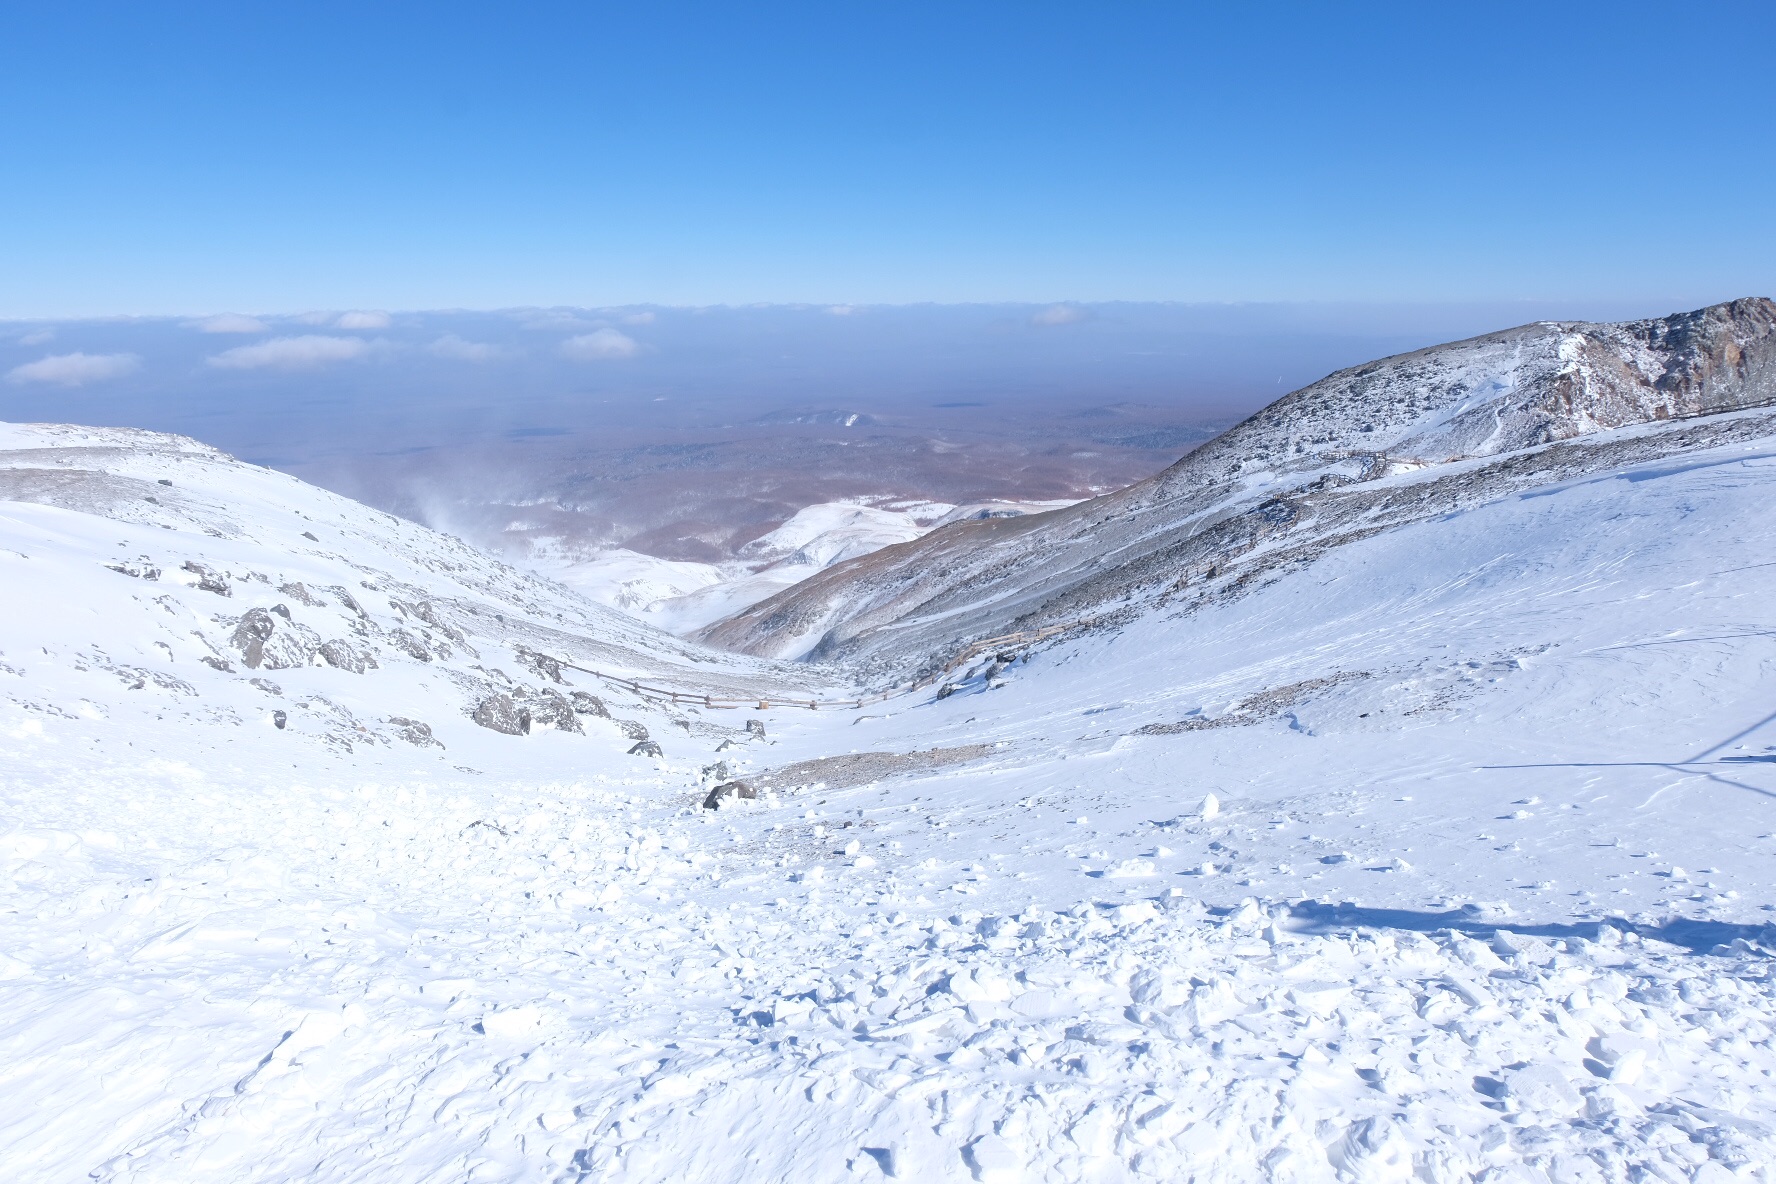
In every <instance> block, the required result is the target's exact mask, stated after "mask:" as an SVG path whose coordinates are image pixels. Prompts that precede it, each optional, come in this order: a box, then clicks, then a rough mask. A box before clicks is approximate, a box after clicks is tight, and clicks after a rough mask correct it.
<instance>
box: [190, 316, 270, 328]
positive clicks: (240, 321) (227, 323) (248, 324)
mask: <svg viewBox="0 0 1776 1184" xmlns="http://www.w3.org/2000/svg"><path fill="white" fill-rule="evenodd" d="M192 327H193V328H195V329H198V330H200V331H202V332H204V333H264V332H265V331H266V330H268V329H269V328H270V327H271V326H269V325H267V324H266V323H265V322H264V321H262V320H260V319H259V318H258V317H246V316H242V315H241V314H240V313H238V312H225V313H220V314H218V315H216V316H213V317H206V318H205V319H203V320H201V321H198V322H196V323H195V324H194V325H193V326H192Z"/></svg>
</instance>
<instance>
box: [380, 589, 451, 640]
mask: <svg viewBox="0 0 1776 1184" xmlns="http://www.w3.org/2000/svg"><path fill="white" fill-rule="evenodd" d="M389 604H390V605H392V606H393V607H394V609H395V611H396V612H399V613H402V614H404V615H406V616H410V617H413V618H415V619H417V620H420V621H423V622H425V623H426V624H427V625H430V626H431V627H432V628H434V629H436V630H437V631H438V632H440V633H442V634H443V635H444V636H445V637H448V638H449V639H450V640H451V641H454V642H457V643H459V644H460V643H461V642H462V641H464V640H465V639H466V637H467V635H466V634H465V633H463V631H462V630H461V629H458V628H457V627H456V626H455V625H452V624H451V623H450V622H449V621H447V620H445V619H444V617H443V615H442V614H441V613H439V612H438V606H437V605H435V604H433V603H432V602H431V601H429V600H415V601H406V600H395V599H394V598H392V597H391V598H390V599H389Z"/></svg>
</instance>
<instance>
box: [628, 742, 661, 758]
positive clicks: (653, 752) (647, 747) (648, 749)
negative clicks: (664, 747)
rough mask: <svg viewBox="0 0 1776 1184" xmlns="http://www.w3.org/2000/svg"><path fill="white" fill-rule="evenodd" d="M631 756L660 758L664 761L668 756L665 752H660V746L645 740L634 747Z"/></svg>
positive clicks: (630, 751) (630, 752)
mask: <svg viewBox="0 0 1776 1184" xmlns="http://www.w3.org/2000/svg"><path fill="white" fill-rule="evenodd" d="M629 755H630V756H652V757H660V758H662V759H664V758H665V756H666V754H665V753H664V752H662V751H660V746H659V745H658V744H655V743H654V742H653V741H652V740H643V741H642V742H641V743H639V744H637V745H636V746H635V747H633V748H631V749H630V750H629Z"/></svg>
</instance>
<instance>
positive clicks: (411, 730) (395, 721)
mask: <svg viewBox="0 0 1776 1184" xmlns="http://www.w3.org/2000/svg"><path fill="white" fill-rule="evenodd" d="M387 722H388V724H389V726H391V727H393V728H394V729H395V735H397V736H399V737H400V738H401V739H403V740H405V741H407V743H409V744H411V745H413V746H414V747H416V748H443V747H444V745H443V743H442V742H441V741H439V740H438V738H437V737H435V736H433V735H432V728H431V725H430V724H422V723H420V722H419V721H418V720H416V719H408V718H407V717H406V716H402V715H391V716H389V717H388V721H387Z"/></svg>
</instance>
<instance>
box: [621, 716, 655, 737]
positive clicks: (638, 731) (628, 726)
mask: <svg viewBox="0 0 1776 1184" xmlns="http://www.w3.org/2000/svg"><path fill="white" fill-rule="evenodd" d="M616 724H617V727H619V728H621V729H622V730H623V735H625V736H627V737H629V739H631V740H646V739H647V738H648V730H647V726H646V725H645V724H642V723H640V722H639V721H637V720H632V719H620V720H617V721H616Z"/></svg>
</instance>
